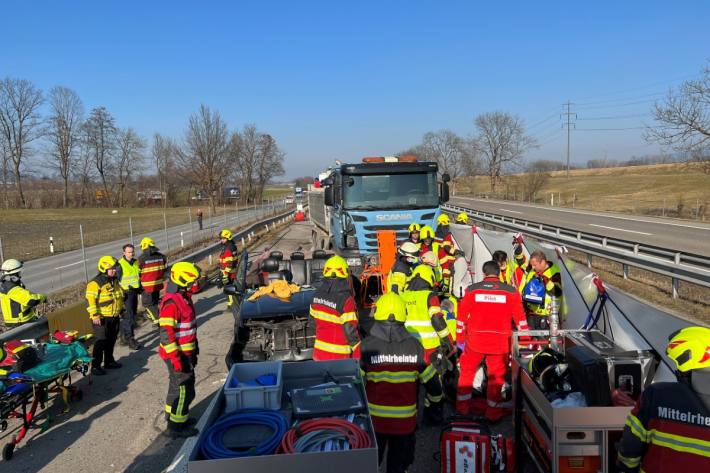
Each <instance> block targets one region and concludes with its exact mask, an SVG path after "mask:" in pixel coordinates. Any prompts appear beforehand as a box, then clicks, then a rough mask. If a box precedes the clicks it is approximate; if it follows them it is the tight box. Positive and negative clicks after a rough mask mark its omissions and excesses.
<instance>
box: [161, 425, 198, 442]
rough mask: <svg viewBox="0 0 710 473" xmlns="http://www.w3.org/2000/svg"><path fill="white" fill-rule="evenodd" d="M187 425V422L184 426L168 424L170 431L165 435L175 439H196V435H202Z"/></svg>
mask: <svg viewBox="0 0 710 473" xmlns="http://www.w3.org/2000/svg"><path fill="white" fill-rule="evenodd" d="M186 424H187V422H185V423H184V424H175V423H173V422H168V430H166V431H165V433H166V435H167V436H168V437H171V438H174V439H177V438H183V439H184V438H188V437H194V436H195V435H197V434H199V433H200V431H199V430H197V429H196V428H194V427H190V426H188V425H186Z"/></svg>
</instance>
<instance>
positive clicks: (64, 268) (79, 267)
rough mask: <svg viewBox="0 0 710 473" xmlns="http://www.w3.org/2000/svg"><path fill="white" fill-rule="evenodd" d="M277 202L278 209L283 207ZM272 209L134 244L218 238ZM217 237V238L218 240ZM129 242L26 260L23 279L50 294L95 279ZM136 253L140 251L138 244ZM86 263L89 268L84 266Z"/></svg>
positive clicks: (171, 245) (160, 233)
mask: <svg viewBox="0 0 710 473" xmlns="http://www.w3.org/2000/svg"><path fill="white" fill-rule="evenodd" d="M279 205H281V206H282V205H283V204H277V207H276V210H279V209H280V208H283V207H279ZM270 211H271V206H263V207H258V208H256V209H253V208H252V209H245V210H240V211H239V213H237V212H231V213H229V214H228V215H227V221H226V222H225V219H224V217H219V218H217V217H215V218H214V219H212V221H211V222H210V221H209V220H205V221H204V226H203V230H201V231H200V230H199V229H198V227H197V222H192V226H190V224H189V223H186V224H184V225H178V226H175V227H169V228H168V238H167V240H166V238H165V231H164V230H157V231H154V232H150V233H147V234H140V235H134V236H133V244H134V245H136V246H137V245H138V243H140V241H141V239H142V238H143V237H146V236H148V237H151V238H152V239H153V240H154V241H155V244H156V246H158V247H159V248H160V249H161V250H162V251H164V252H166V251H168V250H170V249H175V248H179V247H180V246H181V243H184V244H185V245H190V244H191V243H192V242H193V238H194V241H199V240H202V239H205V238H215V239H216V236H217V234H218V232H219V231H220V230H221V229H222V228H223V227H225V226H229V227H230V228H233V227H235V226H241V225H245V224H247V223H254V222H255V221H257V220H258V219H261V218H263V217H264V216H266V215H268V213H269V212H270ZM215 241H216V240H215ZM126 243H128V240H127V239H123V240H115V241H111V242H108V243H102V244H100V245H95V246H91V247H88V248H86V258H84V256H83V255H82V252H81V250H73V251H67V252H66V253H60V254H57V255H54V256H47V257H45V258H40V259H36V260H32V261H28V262H26V263H25V268H24V270H23V272H22V280H23V282H24V283H25V285H26V286H27V288H28V289H29V290H30V291H33V292H38V293H44V294H50V293H52V292H56V291H59V290H61V289H64V288H66V287H69V286H72V285H74V284H77V283H81V282H85V279H86V276H87V274H88V278H89V279H91V278H93V277H94V276H95V275H96V272H97V270H96V265H97V263H98V260H99V258H100V257H102V256H104V255H112V256H114V257H116V258H118V257H120V256H121V254H122V250H121V248H122V247H123V245H124V244H126ZM136 254H137V255H139V254H140V249H139V248H138V249H137V251H136ZM85 266H86V270H85V269H84V268H85Z"/></svg>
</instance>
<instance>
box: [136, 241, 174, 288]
mask: <svg viewBox="0 0 710 473" xmlns="http://www.w3.org/2000/svg"><path fill="white" fill-rule="evenodd" d="M166 263H167V258H166V257H165V255H163V254H162V253H161V252H160V251H158V249H157V248H155V247H153V246H151V247H149V248H147V249H146V250H145V251H144V252H143V253H141V255H140V257H139V258H138V266H139V267H140V269H141V286H142V287H143V290H144V291H145V292H156V291H158V292H159V291H160V290H161V289H162V288H163V276H164V275H165V269H166Z"/></svg>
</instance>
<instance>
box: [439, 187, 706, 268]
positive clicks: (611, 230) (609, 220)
mask: <svg viewBox="0 0 710 473" xmlns="http://www.w3.org/2000/svg"><path fill="white" fill-rule="evenodd" d="M450 203H451V204H453V205H460V206H462V207H469V208H472V209H475V210H480V211H484V212H490V213H493V214H498V215H505V216H508V217H512V218H516V217H517V218H521V219H523V218H524V219H527V220H530V221H533V222H537V223H544V224H549V225H555V226H559V227H564V228H569V229H573V230H576V231H583V232H586V233H595V234H598V235H602V236H607V237H609V238H617V239H620V240H627V241H633V242H637V243H641V244H646V245H652V246H657V247H661V248H666V249H669V250H676V251H682V252H686V253H694V254H698V255H703V256H708V257H710V225H709V224H704V223H698V222H692V221H684V220H677V219H668V218H655V217H642V216H635V215H627V214H615V213H611V212H592V211H586V210H576V209H569V208H560V207H544V206H539V205H530V204H523V203H517V202H506V201H496V200H485V199H474V198H470V197H452V198H451V202H450Z"/></svg>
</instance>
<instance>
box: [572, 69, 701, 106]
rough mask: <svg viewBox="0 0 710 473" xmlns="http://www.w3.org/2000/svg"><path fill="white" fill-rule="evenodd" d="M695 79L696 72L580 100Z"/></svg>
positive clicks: (584, 98)
mask: <svg viewBox="0 0 710 473" xmlns="http://www.w3.org/2000/svg"><path fill="white" fill-rule="evenodd" d="M697 77H698V73H697V72H696V73H693V74H685V75H683V76H678V77H675V78H673V79H665V80H660V81H656V82H652V83H650V84H647V85H641V86H638V87H634V88H630V89H623V90H617V91H615V92H605V93H602V94H599V95H588V96H587V97H582V100H588V99H593V100H594V99H596V98H597V97H608V96H610V95H618V94H625V93H627V92H637V91H639V90H643V89H650V88H653V87H658V86H670V85H673V84H675V83H676V82H678V81H681V80H687V79H692V78H697Z"/></svg>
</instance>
